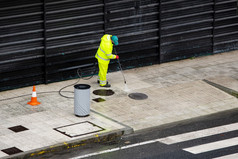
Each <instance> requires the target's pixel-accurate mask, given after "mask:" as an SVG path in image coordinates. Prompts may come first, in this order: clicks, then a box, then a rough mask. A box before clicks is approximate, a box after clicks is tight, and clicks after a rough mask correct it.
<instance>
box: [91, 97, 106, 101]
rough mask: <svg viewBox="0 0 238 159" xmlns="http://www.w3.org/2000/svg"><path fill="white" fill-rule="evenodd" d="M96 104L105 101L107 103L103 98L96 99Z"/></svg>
mask: <svg viewBox="0 0 238 159" xmlns="http://www.w3.org/2000/svg"><path fill="white" fill-rule="evenodd" d="M93 100H94V101H95V102H104V101H106V100H105V99H103V98H95V99H93Z"/></svg>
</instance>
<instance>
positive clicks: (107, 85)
mask: <svg viewBox="0 0 238 159" xmlns="http://www.w3.org/2000/svg"><path fill="white" fill-rule="evenodd" d="M100 87H111V85H110V84H109V83H108V82H107V84H106V85H104V86H101V85H100Z"/></svg>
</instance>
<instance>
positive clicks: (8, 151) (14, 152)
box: [2, 147, 23, 155]
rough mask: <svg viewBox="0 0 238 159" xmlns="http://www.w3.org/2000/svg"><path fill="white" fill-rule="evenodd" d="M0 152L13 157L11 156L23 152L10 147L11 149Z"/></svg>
mask: <svg viewBox="0 0 238 159" xmlns="http://www.w3.org/2000/svg"><path fill="white" fill-rule="evenodd" d="M2 152H4V153H6V154H8V155H13V154H17V153H20V152H23V151H22V150H20V149H18V148H16V147H11V148H8V149H4V150H2Z"/></svg>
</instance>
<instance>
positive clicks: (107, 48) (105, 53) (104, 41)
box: [95, 34, 116, 64]
mask: <svg viewBox="0 0 238 159" xmlns="http://www.w3.org/2000/svg"><path fill="white" fill-rule="evenodd" d="M111 37H112V35H109V34H105V35H104V36H103V37H102V38H101V43H100V46H99V48H98V50H97V53H96V55H95V57H96V58H97V59H98V61H99V62H101V63H105V64H108V63H109V62H110V59H115V58H116V55H113V54H112V50H113V43H112V41H111Z"/></svg>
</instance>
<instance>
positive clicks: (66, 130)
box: [54, 121, 105, 138]
mask: <svg viewBox="0 0 238 159" xmlns="http://www.w3.org/2000/svg"><path fill="white" fill-rule="evenodd" d="M54 130H56V131H58V132H60V133H61V134H64V135H66V136H68V137H71V138H72V137H78V136H83V135H87V134H92V133H96V132H99V131H103V130H105V129H104V128H102V127H100V126H98V125H96V124H94V123H91V122H89V121H85V122H81V123H76V124H71V125H66V126H62V127H58V128H54Z"/></svg>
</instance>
